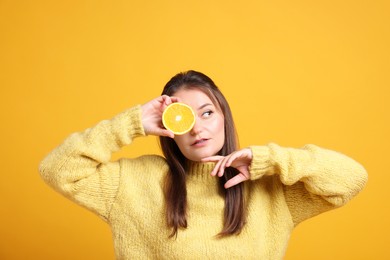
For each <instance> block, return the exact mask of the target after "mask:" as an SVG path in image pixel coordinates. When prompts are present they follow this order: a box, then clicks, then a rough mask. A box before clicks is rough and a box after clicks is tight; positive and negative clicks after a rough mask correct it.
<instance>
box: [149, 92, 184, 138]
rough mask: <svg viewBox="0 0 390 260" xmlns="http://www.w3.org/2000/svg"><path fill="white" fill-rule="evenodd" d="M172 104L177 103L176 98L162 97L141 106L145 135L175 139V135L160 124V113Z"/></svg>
mask: <svg viewBox="0 0 390 260" xmlns="http://www.w3.org/2000/svg"><path fill="white" fill-rule="evenodd" d="M174 102H179V100H178V98H176V97H169V96H167V95H162V96H160V97H158V98H155V99H153V100H151V101H149V102H148V103H146V104H144V105H142V106H141V109H142V125H143V127H144V131H145V134H147V135H157V136H167V137H171V138H173V137H175V135H174V134H173V133H172V132H171V131H169V130H167V129H165V128H164V126H163V124H162V113H163V112H164V110H165V108H166V107H167V106H169V105H170V104H172V103H174Z"/></svg>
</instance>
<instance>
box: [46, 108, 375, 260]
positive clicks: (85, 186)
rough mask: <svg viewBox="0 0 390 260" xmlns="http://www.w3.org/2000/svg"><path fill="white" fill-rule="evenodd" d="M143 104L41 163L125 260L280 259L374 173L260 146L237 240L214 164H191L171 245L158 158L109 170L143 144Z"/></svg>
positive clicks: (309, 151) (313, 154)
mask: <svg viewBox="0 0 390 260" xmlns="http://www.w3.org/2000/svg"><path fill="white" fill-rule="evenodd" d="M144 135H145V133H144V129H143V127H142V123H141V108H140V106H136V107H133V108H131V109H128V110H126V111H124V112H123V113H121V114H119V115H117V116H115V117H114V118H113V119H111V120H105V121H102V122H100V123H99V124H97V125H96V126H94V127H92V128H89V129H87V130H85V131H84V132H81V133H75V134H72V135H71V136H69V137H68V138H67V139H66V140H65V141H64V143H63V144H62V145H60V146H59V147H57V148H56V149H55V150H53V151H52V152H51V153H50V154H49V155H48V156H47V157H46V158H45V159H44V160H43V161H42V162H41V164H40V173H41V175H42V177H43V179H44V180H45V181H46V182H47V183H48V184H49V185H50V186H52V187H53V188H54V189H55V190H57V191H59V192H61V193H62V194H63V195H65V196H66V197H68V198H69V199H71V200H73V201H75V202H76V203H78V204H80V205H82V206H84V207H86V208H87V209H89V210H91V211H93V212H95V213H96V214H97V215H98V216H100V217H101V218H103V219H104V220H105V221H106V222H107V223H108V224H109V225H110V226H111V229H112V234H113V240H114V246H115V253H116V257H117V259H272V260H274V259H282V258H283V256H284V253H285V250H286V247H287V243H288V239H289V236H290V233H291V231H292V229H293V228H294V226H296V225H297V224H298V223H300V222H301V221H303V220H305V219H307V218H310V217H313V216H315V215H317V214H319V213H321V212H324V211H326V210H330V209H332V208H335V207H339V206H341V205H343V204H345V203H346V202H348V201H349V200H350V199H351V198H352V197H353V196H355V195H356V194H357V193H358V192H359V191H360V190H361V189H362V188H363V187H364V185H365V183H366V181H367V174H366V171H365V170H364V168H363V167H362V166H361V165H360V164H358V163H357V162H355V161H354V160H352V159H350V158H348V157H346V156H344V155H342V154H339V153H336V152H333V151H330V150H325V149H322V148H319V147H317V146H314V145H306V146H305V147H303V148H302V149H293V148H282V147H280V146H278V145H276V144H269V145H267V146H253V147H251V149H252V151H253V160H252V164H251V166H250V174H251V180H249V181H246V182H245V197H246V207H247V208H246V211H247V214H248V217H247V223H246V225H245V227H244V229H243V230H242V232H241V233H240V234H239V235H233V236H230V237H226V238H217V237H215V235H216V234H218V233H219V232H220V231H221V229H222V221H223V208H224V198H223V196H222V195H221V192H220V190H219V188H218V177H212V176H210V174H209V173H210V172H211V170H212V168H213V165H214V164H213V163H194V162H193V163H191V167H190V171H189V172H188V179H187V193H188V194H187V196H188V198H187V199H188V228H187V229H181V230H179V233H178V236H177V239H174V238H173V239H172V238H168V236H169V234H170V232H171V229H169V228H167V224H166V218H165V202H164V196H163V183H164V177H165V176H166V174H167V171H168V166H167V163H166V161H165V159H164V158H163V157H161V156H157V155H146V156H141V157H139V158H135V159H127V158H126V159H121V160H119V161H116V162H111V161H110V159H111V154H112V153H113V152H115V151H118V150H119V149H120V148H121V147H122V146H125V145H129V144H131V142H132V141H133V139H134V138H136V137H139V136H144Z"/></svg>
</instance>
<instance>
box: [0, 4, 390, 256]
mask: <svg viewBox="0 0 390 260" xmlns="http://www.w3.org/2000/svg"><path fill="white" fill-rule="evenodd" d="M389 13H390V8H389V2H388V1H352V0H346V1H336V0H330V1H304V0H298V1H241V2H240V4H238V2H237V1H230V0H224V1H222V0H219V1H205V0H202V1H183V0H180V1H179V0H167V1H123V0H122V1H108V0H101V1H85V0H77V1H75V0H71V1H27V0H26V1H7V0H0V86H1V88H0V94H1V95H0V97H1V100H0V101H1V102H0V108H1V109H0V113H1V114H0V118H1V130H0V131H1V134H0V138H1V140H0V141H1V144H2V145H1V158H2V159H1V167H2V168H1V171H2V173H1V174H2V180H1V182H0V200H1V201H0V203H1V207H0V210H1V212H0V213H1V214H0V235H1V242H0V258H1V259H114V251H113V245H112V240H111V234H110V230H109V227H108V226H107V225H106V224H105V223H104V222H103V221H101V220H100V219H99V218H98V217H96V216H95V215H93V214H92V213H90V212H88V211H87V210H85V209H82V208H81V207H79V206H77V205H75V204H73V203H72V202H70V201H68V200H67V199H65V198H64V197H62V196H61V195H59V194H57V193H55V192H54V191H53V190H51V189H50V188H49V187H48V186H47V185H46V184H45V183H44V182H43V181H42V180H41V179H40V177H39V174H38V164H39V162H40V161H41V160H42V159H43V157H44V156H45V155H46V154H47V153H49V152H50V151H51V150H52V149H53V148H55V147H56V146H57V145H58V144H60V143H61V142H62V141H63V140H64V139H65V138H66V137H67V136H68V135H69V134H71V133H72V132H75V131H81V130H84V129H85V128H87V127H90V126H92V125H94V124H96V123H97V122H98V121H100V120H102V119H106V118H111V117H112V116H114V115H116V114H117V113H119V112H121V111H123V110H124V109H126V108H128V107H130V106H133V105H135V104H142V103H144V102H146V101H149V100H150V99H152V98H154V97H156V96H158V95H159V94H160V92H161V90H162V87H163V85H164V84H165V83H166V82H167V80H169V78H170V77H171V76H173V75H174V74H176V73H177V72H179V71H183V70H187V69H195V70H199V71H202V72H204V73H206V74H208V75H209V76H211V77H212V78H213V79H214V80H215V82H216V83H217V85H219V86H220V88H221V89H222V91H223V92H224V94H225V95H226V97H227V98H228V100H229V101H230V104H231V107H232V109H233V114H234V117H235V120H236V124H237V127H238V131H239V136H240V141H241V146H243V147H244V146H248V145H251V144H257V145H261V144H265V143H268V142H276V143H278V144H280V145H282V146H293V147H300V146H303V145H304V144H306V143H314V144H317V145H320V146H323V147H326V148H330V149H333V150H337V151H340V152H342V153H345V154H347V155H349V156H351V157H353V158H355V159H356V160H357V161H359V162H361V163H362V164H363V165H364V166H365V167H366V169H367V170H368V173H369V182H368V184H367V186H366V188H365V189H364V190H363V192H362V193H361V194H359V195H358V196H357V197H356V198H355V199H353V200H352V201H351V202H350V203H349V204H348V205H346V206H345V207H343V208H340V209H337V210H334V211H331V212H328V213H325V214H322V215H320V216H318V217H316V218H313V219H310V220H308V221H306V222H304V223H302V224H300V225H299V226H298V227H297V228H296V229H295V231H294V232H293V234H292V237H291V241H290V244H289V247H288V250H287V254H286V259H389V258H390V251H389V250H388V248H387V246H388V244H389V239H388V234H389V233H390V226H389V222H388V220H389V219H390V214H389V203H388V199H389V192H388V190H389V188H388V183H389V182H390V177H389V176H390V174H389V173H388V172H389V169H388V166H387V162H388V161H389V159H388V156H389V152H388V147H389V145H390V141H389V137H388V135H389V133H390V124H389V112H390V109H389V98H390V95H389V87H390V84H389V83H390V81H389V75H388V74H389V69H390V65H389V60H390V59H389V58H390V57H389V56H390V55H389V46H390V41H389V26H390V21H389V20H390V19H389V17H390V16H389ZM144 153H159V148H158V145H157V140H156V138H154V137H147V138H139V139H137V140H136V142H135V144H134V145H132V146H131V147H126V148H124V149H123V150H122V151H121V152H120V153H118V154H116V155H115V156H114V158H118V157H119V156H129V157H132V156H137V155H140V154H144Z"/></svg>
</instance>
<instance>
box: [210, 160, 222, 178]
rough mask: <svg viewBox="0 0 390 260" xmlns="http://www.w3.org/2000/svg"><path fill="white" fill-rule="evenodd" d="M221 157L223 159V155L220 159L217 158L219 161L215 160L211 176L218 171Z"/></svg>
mask: <svg viewBox="0 0 390 260" xmlns="http://www.w3.org/2000/svg"><path fill="white" fill-rule="evenodd" d="M222 159H223V157H222V158H221V160H219V161H218V162H217V164H216V165H215V167H214V169H213V171H212V172H211V176H215V175H217V173H218V171H219V167H220V165H221V163H222Z"/></svg>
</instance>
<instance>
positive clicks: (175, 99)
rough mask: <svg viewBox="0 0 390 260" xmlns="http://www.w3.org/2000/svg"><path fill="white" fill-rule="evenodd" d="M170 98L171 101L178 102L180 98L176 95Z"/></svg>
mask: <svg viewBox="0 0 390 260" xmlns="http://www.w3.org/2000/svg"><path fill="white" fill-rule="evenodd" d="M170 98H171V101H172V102H173V103H174V102H180V98H178V97H170Z"/></svg>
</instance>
